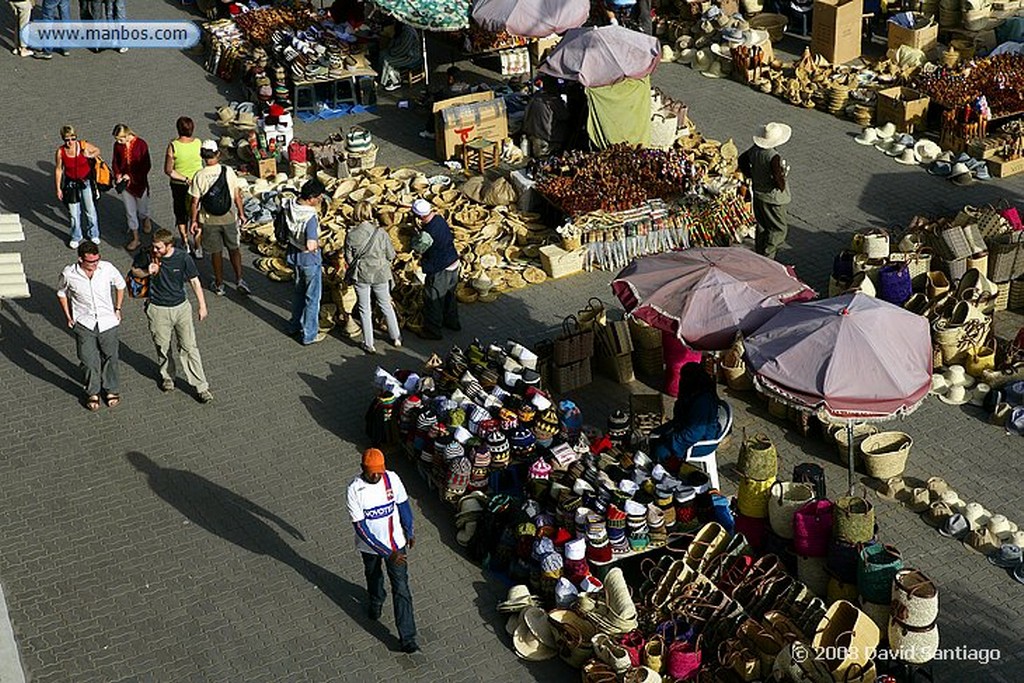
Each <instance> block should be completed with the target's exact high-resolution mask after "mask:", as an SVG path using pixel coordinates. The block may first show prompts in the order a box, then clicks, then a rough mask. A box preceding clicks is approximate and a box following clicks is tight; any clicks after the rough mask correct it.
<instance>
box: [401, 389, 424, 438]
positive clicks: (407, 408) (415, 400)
mask: <svg viewBox="0 0 1024 683" xmlns="http://www.w3.org/2000/svg"><path fill="white" fill-rule="evenodd" d="M422 407H423V401H421V400H420V397H419V396H417V395H416V394H410V395H409V396H406V397H405V400H404V401H402V405H401V406H400V407H399V409H398V428H399V429H400V430H401V431H403V432H406V431H409V430H410V429H413V428H414V427H416V422H417V417H418V415H419V411H420V409H421V408H422Z"/></svg>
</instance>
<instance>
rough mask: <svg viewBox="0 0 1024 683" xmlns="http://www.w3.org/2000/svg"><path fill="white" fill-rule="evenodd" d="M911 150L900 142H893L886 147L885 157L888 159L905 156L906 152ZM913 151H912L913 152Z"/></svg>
mask: <svg viewBox="0 0 1024 683" xmlns="http://www.w3.org/2000/svg"><path fill="white" fill-rule="evenodd" d="M906 149H909V148H908V147H907V146H906V145H904V144H903V143H902V142H900V141H899V140H892V141H890V142H889V144H888V145H886V148H885V155H886V156H888V157H898V156H900V155H902V154H903V152H904V150H906ZM911 151H912V150H911Z"/></svg>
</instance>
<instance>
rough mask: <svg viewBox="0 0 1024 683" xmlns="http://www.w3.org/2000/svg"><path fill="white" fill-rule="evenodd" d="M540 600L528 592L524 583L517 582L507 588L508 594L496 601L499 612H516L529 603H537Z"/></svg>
mask: <svg viewBox="0 0 1024 683" xmlns="http://www.w3.org/2000/svg"><path fill="white" fill-rule="evenodd" d="M539 604H540V600H539V599H538V598H537V597H536V596H534V595H533V594H531V593H530V587H529V586H527V585H524V584H517V585H515V586H512V587H511V588H509V589H508V595H507V596H506V597H505V599H504V600H503V601H501V602H499V603H498V607H497V610H498V611H499V612H504V613H508V612H518V611H520V610H521V609H524V608H526V607H529V606H530V605H539Z"/></svg>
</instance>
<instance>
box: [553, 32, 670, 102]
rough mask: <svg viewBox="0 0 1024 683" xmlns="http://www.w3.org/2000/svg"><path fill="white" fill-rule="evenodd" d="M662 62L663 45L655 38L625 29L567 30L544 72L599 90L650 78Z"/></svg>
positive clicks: (554, 49)
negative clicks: (631, 80)
mask: <svg viewBox="0 0 1024 683" xmlns="http://www.w3.org/2000/svg"><path fill="white" fill-rule="evenodd" d="M659 61H661V43H659V42H658V39H657V38H655V37H654V36H649V35H647V34H644V33H640V32H639V31H633V30H630V29H628V28H624V27H622V26H597V27H594V26H591V27H588V28H575V29H572V30H570V31H567V32H566V34H565V36H564V37H563V38H562V40H561V42H559V43H558V45H556V46H555V47H554V48H553V49H552V50H551V53H550V54H549V55H548V56H547V59H545V60H544V63H543V64H541V65H540V70H541V71H542V72H543V73H546V74H548V75H549V76H554V77H555V78H564V79H566V80H570V81H579V82H580V83H581V84H583V85H584V86H586V87H588V88H597V87H600V86H603V85H612V84H613V83H618V82H619V81H621V80H623V79H625V78H643V77H644V76H648V75H650V74H651V72H653V71H654V69H655V68H656V67H657V66H658V62H659Z"/></svg>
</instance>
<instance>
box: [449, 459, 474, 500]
mask: <svg viewBox="0 0 1024 683" xmlns="http://www.w3.org/2000/svg"><path fill="white" fill-rule="evenodd" d="M471 466H472V463H470V461H469V458H466V457H459V458H454V459H452V460H449V461H448V482H447V484H446V485H445V491H444V499H445V500H447V501H454V500H457V499H458V498H459V497H461V496H463V495H464V494H465V493H466V488H467V487H468V486H469V470H470V468H471Z"/></svg>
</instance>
